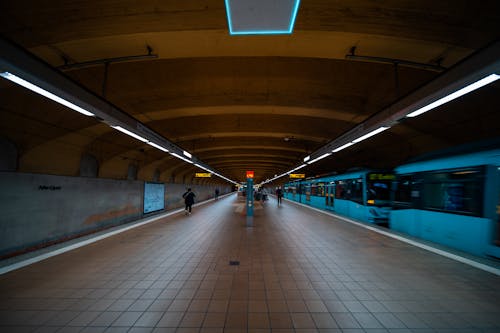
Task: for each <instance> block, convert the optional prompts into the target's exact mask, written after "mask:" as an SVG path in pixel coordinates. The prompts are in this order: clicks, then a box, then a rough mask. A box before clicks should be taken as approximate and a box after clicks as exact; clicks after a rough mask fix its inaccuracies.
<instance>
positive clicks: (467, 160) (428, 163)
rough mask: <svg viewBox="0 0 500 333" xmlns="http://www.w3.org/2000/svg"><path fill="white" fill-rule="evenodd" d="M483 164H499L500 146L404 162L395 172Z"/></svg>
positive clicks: (412, 171) (401, 172)
mask: <svg viewBox="0 0 500 333" xmlns="http://www.w3.org/2000/svg"><path fill="white" fill-rule="evenodd" d="M481 165H496V166H499V165H500V148H497V149H491V150H486V151H478V152H471V153H466V154H459V155H454V156H445V157H441V158H435V159H429V160H425V161H419V162H414V163H409V164H404V165H401V166H398V167H397V168H395V172H396V173H399V174H404V173H414V172H423V171H432V170H446V169H455V168H465V167H475V166H481Z"/></svg>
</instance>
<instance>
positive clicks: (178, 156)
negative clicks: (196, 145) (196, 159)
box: [170, 153, 193, 164]
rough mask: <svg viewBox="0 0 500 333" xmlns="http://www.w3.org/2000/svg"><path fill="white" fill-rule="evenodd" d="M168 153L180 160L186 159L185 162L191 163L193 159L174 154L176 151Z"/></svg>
mask: <svg viewBox="0 0 500 333" xmlns="http://www.w3.org/2000/svg"><path fill="white" fill-rule="evenodd" d="M170 155H172V156H175V157H177V158H179V159H181V160H183V161H186V162H188V163H191V164H193V161H190V160H188V159H187V158H185V157H182V156H181V155H179V154H176V153H170Z"/></svg>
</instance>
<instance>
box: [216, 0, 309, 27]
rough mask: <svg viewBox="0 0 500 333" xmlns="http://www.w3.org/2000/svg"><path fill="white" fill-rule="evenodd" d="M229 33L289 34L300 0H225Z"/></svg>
mask: <svg viewBox="0 0 500 333" xmlns="http://www.w3.org/2000/svg"><path fill="white" fill-rule="evenodd" d="M225 1H226V13H227V21H228V25H229V33H230V34H231V35H272V34H291V33H292V31H293V25H294V24H295V17H296V16H297V11H298V9H299V3H300V0H225Z"/></svg>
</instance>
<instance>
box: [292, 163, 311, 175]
mask: <svg viewBox="0 0 500 333" xmlns="http://www.w3.org/2000/svg"><path fill="white" fill-rule="evenodd" d="M306 165H307V164H302V165H301V166H298V167H296V168H295V169H292V170H290V171H288V172H287V174H291V173H292V172H294V171H297V170H299V169H302V168H303V167H305V166H306Z"/></svg>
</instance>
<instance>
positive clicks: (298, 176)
mask: <svg viewBox="0 0 500 333" xmlns="http://www.w3.org/2000/svg"><path fill="white" fill-rule="evenodd" d="M303 178H306V174H305V173H291V174H290V179H303Z"/></svg>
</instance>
